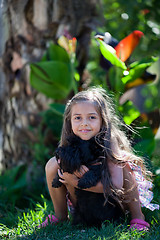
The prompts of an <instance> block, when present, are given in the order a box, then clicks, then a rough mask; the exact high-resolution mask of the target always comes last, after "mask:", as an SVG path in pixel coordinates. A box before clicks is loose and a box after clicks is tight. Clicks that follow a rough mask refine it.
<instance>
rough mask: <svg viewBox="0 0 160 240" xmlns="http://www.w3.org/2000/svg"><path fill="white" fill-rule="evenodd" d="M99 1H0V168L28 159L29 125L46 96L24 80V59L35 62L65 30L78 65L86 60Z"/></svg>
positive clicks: (82, 65)
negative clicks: (74, 45)
mask: <svg viewBox="0 0 160 240" xmlns="http://www.w3.org/2000/svg"><path fill="white" fill-rule="evenodd" d="M97 3H99V1H98V0H83V1H82V0H65V1H63V0H23V1H21V0H8V1H3V0H1V1H0V18H1V19H0V20H1V21H0V24H1V25H0V31H1V36H3V37H1V40H0V41H1V42H0V54H1V56H2V58H1V62H0V63H1V70H2V71H1V73H0V114H1V119H0V169H1V170H2V169H3V170H4V169H6V168H10V167H12V166H14V165H17V164H19V163H21V162H23V163H26V162H31V161H32V158H31V150H30V146H31V144H33V143H34V142H36V141H37V136H35V135H34V134H33V133H32V132H31V131H29V126H33V125H34V126H35V125H37V124H38V123H39V121H40V118H39V117H37V116H38V113H39V112H40V111H41V110H43V109H46V108H47V105H48V101H49V100H48V99H46V98H45V97H44V96H43V95H41V94H40V93H37V92H36V91H35V90H33V89H32V88H31V86H30V83H29V65H28V62H31V61H32V62H33V61H39V60H40V59H41V57H42V55H43V53H44V51H45V49H46V47H47V44H48V42H49V41H50V40H53V41H54V42H56V40H57V38H58V37H60V36H61V35H63V33H64V31H68V32H69V33H70V35H71V36H73V37H76V38H77V41H78V48H77V59H78V62H79V66H78V70H79V73H80V75H81V76H82V74H83V71H84V68H85V65H86V63H87V60H88V49H89V42H90V34H91V31H92V30H93V29H94V30H95V26H96V24H97V22H96V21H97V20H96V17H97V13H96V4H97Z"/></svg>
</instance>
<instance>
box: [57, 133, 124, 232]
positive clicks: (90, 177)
mask: <svg viewBox="0 0 160 240" xmlns="http://www.w3.org/2000/svg"><path fill="white" fill-rule="evenodd" d="M67 142H68V143H67V145H66V146H61V147H58V148H57V150H56V159H57V161H58V160H60V164H59V165H60V169H62V170H63V172H68V173H71V174H72V173H73V172H75V171H76V170H80V167H81V165H85V166H87V167H88V169H89V171H88V172H86V173H85V174H84V175H83V177H82V178H80V179H79V181H78V188H75V194H76V196H77V203H76V206H75V210H74V213H73V219H72V223H73V224H74V225H75V224H86V225H87V226H97V227H100V226H101V223H102V222H103V221H105V220H109V221H112V220H118V219H119V218H120V216H122V214H123V213H122V209H121V207H120V205H119V203H118V202H117V201H115V200H114V199H113V198H112V197H108V201H107V202H106V203H105V204H104V202H105V197H104V194H103V193H95V192H90V191H87V190H83V189H87V188H90V187H93V186H96V185H97V183H98V182H99V181H101V179H102V166H103V160H104V157H103V155H104V154H103V147H102V146H101V145H99V144H98V143H97V142H96V141H95V138H94V137H93V138H91V139H90V140H87V141H86V140H82V139H81V138H79V137H77V136H72V137H70V138H68V139H67ZM61 185H62V183H61V182H60V181H59V176H58V174H57V176H56V178H55V179H53V182H52V187H54V188H58V187H60V186H61Z"/></svg>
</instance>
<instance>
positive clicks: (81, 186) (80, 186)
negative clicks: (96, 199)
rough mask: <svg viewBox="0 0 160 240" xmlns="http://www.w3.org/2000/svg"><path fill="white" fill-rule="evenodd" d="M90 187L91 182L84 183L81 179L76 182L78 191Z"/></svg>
mask: <svg viewBox="0 0 160 240" xmlns="http://www.w3.org/2000/svg"><path fill="white" fill-rule="evenodd" d="M92 186H93V185H92V183H91V182H86V181H83V180H82V179H80V180H79V181H78V188H80V189H86V188H90V187H92Z"/></svg>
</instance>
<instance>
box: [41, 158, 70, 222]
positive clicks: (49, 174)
mask: <svg viewBox="0 0 160 240" xmlns="http://www.w3.org/2000/svg"><path fill="white" fill-rule="evenodd" d="M45 170H46V179H47V185H48V190H49V193H50V196H51V199H52V202H53V206H54V211H55V216H56V217H57V218H58V220H61V221H63V220H66V219H67V215H68V212H67V201H66V193H67V190H66V187H65V186H64V185H62V186H61V187H60V188H53V187H52V181H53V178H54V177H55V176H56V174H57V170H58V164H57V161H56V158H55V157H53V158H51V159H50V160H49V161H48V162H47V164H46V168H45Z"/></svg>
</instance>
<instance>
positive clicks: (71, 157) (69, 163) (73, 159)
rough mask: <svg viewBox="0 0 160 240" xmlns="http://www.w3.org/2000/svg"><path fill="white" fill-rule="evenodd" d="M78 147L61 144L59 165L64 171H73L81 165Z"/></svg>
mask: <svg viewBox="0 0 160 240" xmlns="http://www.w3.org/2000/svg"><path fill="white" fill-rule="evenodd" d="M81 165H82V164H81V158H80V149H79V148H78V147H75V146H62V147H61V150H60V167H61V168H62V169H63V171H64V172H69V173H73V172H74V171H76V170H79V169H80V166H81Z"/></svg>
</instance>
